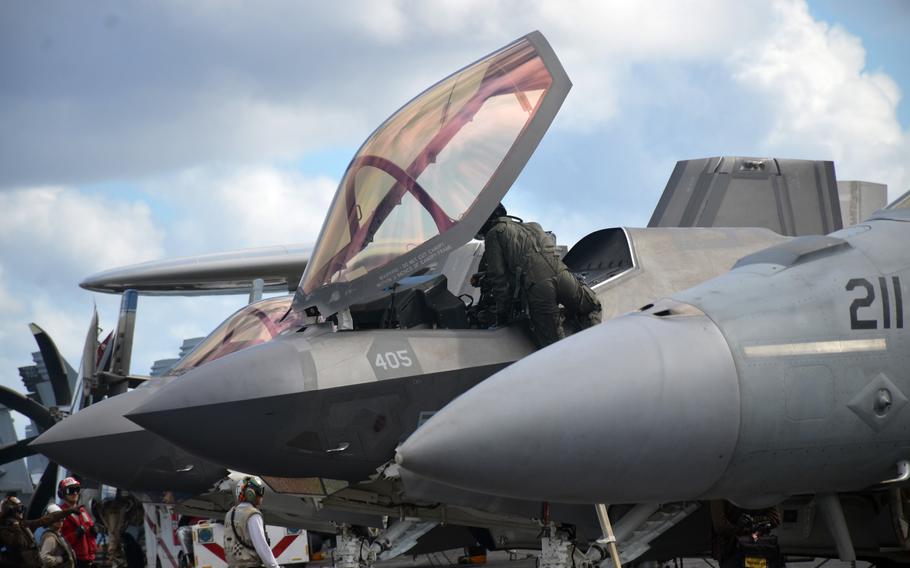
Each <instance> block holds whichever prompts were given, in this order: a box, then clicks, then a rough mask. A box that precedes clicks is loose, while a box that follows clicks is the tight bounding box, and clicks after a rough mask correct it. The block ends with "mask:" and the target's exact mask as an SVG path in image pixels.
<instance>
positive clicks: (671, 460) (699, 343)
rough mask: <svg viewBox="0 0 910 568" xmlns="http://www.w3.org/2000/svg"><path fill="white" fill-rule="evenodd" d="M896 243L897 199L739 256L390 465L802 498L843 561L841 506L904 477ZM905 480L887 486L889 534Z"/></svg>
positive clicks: (557, 348) (697, 493)
mask: <svg viewBox="0 0 910 568" xmlns="http://www.w3.org/2000/svg"><path fill="white" fill-rule="evenodd" d="M907 243H910V193H908V194H907V195H905V196H904V197H903V198H901V199H899V200H898V201H897V202H895V203H894V204H892V205H891V206H889V207H888V208H886V209H884V210H881V211H879V212H878V213H876V214H874V215H873V216H872V217H870V218H869V219H868V220H867V221H866V222H864V223H862V224H859V225H856V226H853V227H850V228H847V229H843V230H841V231H836V232H833V233H831V234H829V235H828V236H823V237H820V236H815V237H801V238H796V239H793V240H791V241H788V242H785V243H782V244H779V245H776V246H773V247H770V248H768V249H765V250H762V251H759V252H756V253H753V254H751V255H747V256H745V257H743V258H741V259H740V260H739V261H737V263H736V264H735V265H734V267H733V269H732V270H731V271H730V272H728V273H726V274H724V275H721V276H718V277H716V278H713V279H711V280H708V281H707V282H704V283H702V284H700V285H698V286H695V287H693V288H690V289H688V290H684V291H681V292H678V293H675V294H671V295H669V297H667V298H664V299H661V300H657V301H655V302H654V303H653V304H647V305H645V306H643V307H642V308H640V309H639V310H637V311H636V312H633V313H631V314H628V315H624V316H622V317H619V318H616V319H613V320H611V321H608V322H605V323H604V324H603V325H600V326H597V327H596V328H592V329H590V330H586V331H584V332H582V333H579V334H576V335H574V336H572V337H570V338H568V339H566V340H565V341H561V342H559V343H557V344H554V345H553V346H551V347H548V348H546V349H543V350H541V351H539V352H537V353H534V354H532V355H529V356H528V357H526V358H524V359H522V360H521V361H518V362H517V363H515V364H513V365H511V366H509V367H507V368H506V369H504V370H502V371H500V372H499V373H497V374H496V375H494V376H493V377H491V378H489V379H488V380H486V381H484V382H483V383H481V384H480V385H478V386H477V387H475V388H473V389H472V390H470V391H468V392H467V393H465V394H464V395H462V396H461V397H459V398H458V399H456V400H454V401H453V402H452V403H450V404H449V405H447V406H446V407H445V408H443V409H442V410H441V411H439V412H438V413H436V415H435V416H433V417H432V418H431V419H430V420H429V421H428V422H427V423H426V424H425V425H423V426H422V427H421V428H420V429H418V430H417V431H416V432H415V433H414V434H413V435H412V436H411V437H410V438H409V439H408V440H407V441H406V442H405V443H404V444H403V445H402V446H401V447H400V448H399V450H398V455H397V461H398V463H399V464H400V465H401V467H403V468H406V469H408V470H410V471H412V472H413V473H414V474H416V475H419V476H422V477H425V478H428V479H431V480H434V481H436V482H439V483H444V484H448V485H452V486H455V487H459V488H463V489H467V490H471V491H476V492H481V493H488V494H491V495H498V496H508V497H513V498H520V499H532V500H533V499H538V500H552V501H557V502H574V503H604V502H606V503H668V502H678V501H692V500H705V499H728V500H730V501H732V502H734V503H737V504H740V505H742V506H745V507H752V508H754V507H766V506H769V505H775V504H778V503H780V502H782V501H784V500H785V499H786V498H790V497H792V496H798V495H814V496H816V500H817V502H818V503H819V507H820V509H821V511H822V513H823V516H824V517H825V519H826V521H827V522H828V525H829V528H830V530H831V533H832V534H833V535H835V539H836V543H837V546H838V550H839V552H840V553H841V558H843V559H846V560H855V558H856V554H855V551H854V548H853V544H852V541H851V539H850V533H849V531H848V530H847V525H846V523H845V517H844V515H843V513H842V511H841V504H840V503H841V499H842V498H848V497H849V495H856V494H862V495H867V496H868V498H869V499H870V501H869V503H874V502H876V501H878V502H888V500H889V493H888V491H887V489H888V486H889V485H891V486H894V485H895V484H897V485H899V486H900V487H906V485H907V482H910V465H908V464H910V462H908V460H910V412H908V411H907V410H906V409H905V406H907V400H908V399H907V397H908V393H910V332H908V331H907V329H908V324H910V318H908V312H907V307H906V306H907V304H906V303H905V298H907V297H908V296H910V253H908V251H907V246H906V245H907ZM554 389H558V393H559V394H558V395H556V396H554ZM489 432H496V435H494V436H490V435H489ZM478 464H482V465H480V466H478ZM519 472H521V473H520V474H519ZM870 488H877V489H876V490H874V491H872V490H870ZM905 491H906V489H901V491H900V492H895V493H893V494H891V499H892V501H891V505H892V506H894V507H895V508H896V509H897V510H896V512H895V515H896V516H897V517H896V518H899V519H900V521H901V522H903V523H904V525H902V526H903V527H906V513H905V512H902V511H906V509H903V507H902V504H903V503H902V499H903V498H904V497H903V495H905V493H904V492H905ZM838 496H841V497H840V498H839V497H838ZM897 524H898V526H901V525H899V523H897ZM899 536H900V537H901V539H900V540H901V541H902V544H903V545H904V546H906V544H907V533H906V530H904V529H902V530H901V531H900V532H899Z"/></svg>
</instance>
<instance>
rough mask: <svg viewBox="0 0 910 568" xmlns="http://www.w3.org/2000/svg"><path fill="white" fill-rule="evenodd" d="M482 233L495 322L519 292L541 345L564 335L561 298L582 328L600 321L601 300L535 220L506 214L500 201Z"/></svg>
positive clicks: (507, 313)
mask: <svg viewBox="0 0 910 568" xmlns="http://www.w3.org/2000/svg"><path fill="white" fill-rule="evenodd" d="M477 236H478V238H483V241H484V253H483V259H482V264H485V265H486V279H487V280H488V281H489V282H490V291H491V293H492V295H493V299H494V302H495V306H496V308H495V309H496V323H497V324H498V325H502V324H505V323H507V322H508V321H509V318H510V316H511V313H512V307H513V304H514V301H515V299H516V298H518V297H519V295H520V294H523V295H524V298H525V299H526V301H527V306H528V313H529V315H530V317H531V327H532V330H533V332H534V338H535V339H536V340H537V344H538V345H539V346H540V347H545V346H547V345H549V344H551V343H555V342H556V341H558V340H559V339H562V338H563V337H564V335H565V332H564V331H563V327H562V322H561V321H560V313H559V304H562V305H563V307H565V310H566V315H567V316H568V317H570V318H575V319H576V320H577V322H578V326H579V327H580V328H581V329H585V328H588V327H591V326H592V325H594V324H597V323H600V320H601V308H600V301H599V300H598V299H597V295H596V294H595V293H594V291H593V290H591V289H590V288H588V287H587V286H586V285H584V284H582V283H580V282H579V281H578V279H577V278H576V277H575V275H574V274H572V273H571V272H570V271H569V269H568V268H567V267H566V265H565V264H563V263H562V261H561V260H560V259H559V257H558V256H557V255H556V246H555V243H554V242H553V239H552V237H551V236H550V235H548V234H547V233H546V232H544V230H543V228H542V227H541V226H540V225H538V224H537V223H523V222H522V221H521V220H520V219H516V218H513V217H509V216H507V213H506V209H505V207H503V206H502V204H499V205H498V206H497V207H496V209H495V210H494V211H493V214H492V215H490V218H489V219H487V221H486V223H484V225H483V227H481V228H480V231H479V232H478V235H477Z"/></svg>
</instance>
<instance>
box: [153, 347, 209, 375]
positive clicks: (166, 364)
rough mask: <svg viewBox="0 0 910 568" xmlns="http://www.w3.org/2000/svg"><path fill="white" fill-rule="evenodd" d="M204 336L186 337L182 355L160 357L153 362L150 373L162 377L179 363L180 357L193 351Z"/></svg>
mask: <svg viewBox="0 0 910 568" xmlns="http://www.w3.org/2000/svg"><path fill="white" fill-rule="evenodd" d="M203 339H205V338H204V337H191V338H190V339H184V340H183V344H182V345H180V355H179V357H178V358H177V359H158V360H157V361H155V362H154V363H152V370H151V372H150V373H149V374H150V375H151V376H153V377H161V376H163V375H164V374H165V373H167V372H168V371H170V370H171V369H173V368H174V365H176V364H177V362H178V361H180V359H183V358H184V357H186V355H187V353H189V352H190V351H192V350H193V349H195V348H196V346H197V345H199V344H200V343H201V342H202V340H203Z"/></svg>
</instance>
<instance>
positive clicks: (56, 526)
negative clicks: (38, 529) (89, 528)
mask: <svg viewBox="0 0 910 568" xmlns="http://www.w3.org/2000/svg"><path fill="white" fill-rule="evenodd" d="M61 510H62V509H60V507H58V506H57V505H48V506H47V510H46V511H45V514H47V515H50V514H53V513H57V512H60V511H61ZM76 511H77V510H76V509H70V511H69V512H71V513H75V512H76ZM64 514H66V513H64ZM62 527H63V519H60V520H59V521H57V522H55V523H51V525H50V526H48V528H47V530H46V531H44V533H42V535H41V547H40V549H39V554H40V555H41V562H43V563H44V566H45V568H76V555H75V553H73V548H72V547H71V546H70V544H69V543H68V542H66V539H65V538H63V535H62V534H60V529H61V528H62Z"/></svg>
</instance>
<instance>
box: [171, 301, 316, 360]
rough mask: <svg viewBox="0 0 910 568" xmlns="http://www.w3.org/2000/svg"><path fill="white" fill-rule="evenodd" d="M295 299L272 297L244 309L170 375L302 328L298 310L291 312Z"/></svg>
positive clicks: (200, 345) (197, 348)
mask: <svg viewBox="0 0 910 568" xmlns="http://www.w3.org/2000/svg"><path fill="white" fill-rule="evenodd" d="M291 300H293V296H282V297H280V298H269V299H267V300H261V301H259V302H256V303H253V304H249V305H247V306H244V307H242V308H240V309H239V310H237V312H235V313H234V314H233V315H232V316H230V317H229V318H227V319H226V320H224V322H223V323H222V324H221V325H219V326H218V327H217V328H216V329H215V331H213V332H212V333H210V334H209V335H208V337H206V338H205V339H204V340H202V342H201V343H199V345H197V346H196V348H195V349H193V350H192V351H190V352H189V353H187V355H186V356H185V357H184V358H183V359H181V360H180V361H179V362H178V363H177V364H176V365H175V366H174V368H173V369H171V371H170V372H169V373H168V374H169V375H182V374H183V373H185V372H187V371H189V370H190V369H193V368H195V367H198V366H200V365H204V364H206V363H208V362H210V361H214V360H215V359H220V358H221V357H224V356H225V355H230V354H231V353H235V352H237V351H240V350H241V349H246V348H247V347H252V346H253V345H259V344H260V343H265V342H266V341H270V340H272V339H274V338H275V337H276V336H277V335H279V334H280V333H282V332H283V331H286V330H289V329H292V328H299V327H302V326H303V323H302V321H301V319H300V318H299V317H298V315H297V312H293V311H292V312H290V313H289V312H288V310H289V309H290V307H291ZM285 316H287V317H285Z"/></svg>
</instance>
